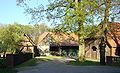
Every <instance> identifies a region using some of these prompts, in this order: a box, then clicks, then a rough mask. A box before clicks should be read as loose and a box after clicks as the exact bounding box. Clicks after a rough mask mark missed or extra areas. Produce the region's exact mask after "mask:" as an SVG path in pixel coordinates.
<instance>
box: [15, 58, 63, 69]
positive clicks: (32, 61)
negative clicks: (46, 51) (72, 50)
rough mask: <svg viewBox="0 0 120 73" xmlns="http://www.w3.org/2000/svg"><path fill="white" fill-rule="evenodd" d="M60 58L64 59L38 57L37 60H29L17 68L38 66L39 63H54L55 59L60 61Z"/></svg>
mask: <svg viewBox="0 0 120 73" xmlns="http://www.w3.org/2000/svg"><path fill="white" fill-rule="evenodd" d="M59 58H62V57H56V56H41V57H36V58H33V59H30V60H28V61H26V62H24V63H22V64H20V65H18V66H16V67H26V66H36V65H37V64H38V63H41V62H47V61H52V60H54V59H59Z"/></svg>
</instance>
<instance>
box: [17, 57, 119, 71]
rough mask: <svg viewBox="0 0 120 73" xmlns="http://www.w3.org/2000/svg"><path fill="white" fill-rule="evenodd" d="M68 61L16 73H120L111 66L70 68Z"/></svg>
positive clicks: (40, 65) (58, 61)
mask: <svg viewBox="0 0 120 73" xmlns="http://www.w3.org/2000/svg"><path fill="white" fill-rule="evenodd" d="M66 61H68V59H56V60H54V61H48V62H43V63H40V64H38V65H37V66H33V67H25V68H19V69H18V73H120V67H111V66H72V65H67V64H66V63H65V62H66Z"/></svg>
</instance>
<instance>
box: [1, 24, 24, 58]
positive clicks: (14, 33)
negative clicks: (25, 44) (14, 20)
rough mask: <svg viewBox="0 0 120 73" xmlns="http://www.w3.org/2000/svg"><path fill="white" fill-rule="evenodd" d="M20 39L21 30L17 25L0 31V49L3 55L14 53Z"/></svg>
mask: <svg viewBox="0 0 120 73" xmlns="http://www.w3.org/2000/svg"><path fill="white" fill-rule="evenodd" d="M21 39H22V33H21V28H20V27H19V26H17V25H8V26H6V27H4V28H3V29H1V34H0V49H1V51H2V52H3V53H4V56H5V54H6V52H10V53H15V52H16V49H17V48H20V46H19V45H20V42H21Z"/></svg>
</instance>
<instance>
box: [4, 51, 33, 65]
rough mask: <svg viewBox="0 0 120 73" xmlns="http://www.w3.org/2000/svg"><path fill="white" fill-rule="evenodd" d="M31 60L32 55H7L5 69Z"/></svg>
mask: <svg viewBox="0 0 120 73" xmlns="http://www.w3.org/2000/svg"><path fill="white" fill-rule="evenodd" d="M31 58H33V53H22V54H7V55H6V63H7V67H14V66H16V65H19V64H21V63H23V62H25V61H27V60H29V59H31Z"/></svg>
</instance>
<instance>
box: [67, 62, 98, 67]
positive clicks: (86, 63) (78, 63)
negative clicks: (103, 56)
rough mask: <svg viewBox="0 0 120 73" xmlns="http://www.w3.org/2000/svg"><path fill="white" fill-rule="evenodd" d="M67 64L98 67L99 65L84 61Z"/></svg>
mask: <svg viewBox="0 0 120 73" xmlns="http://www.w3.org/2000/svg"><path fill="white" fill-rule="evenodd" d="M68 64H69V65H75V66H100V63H99V62H96V61H85V62H79V61H70V62H68Z"/></svg>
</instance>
